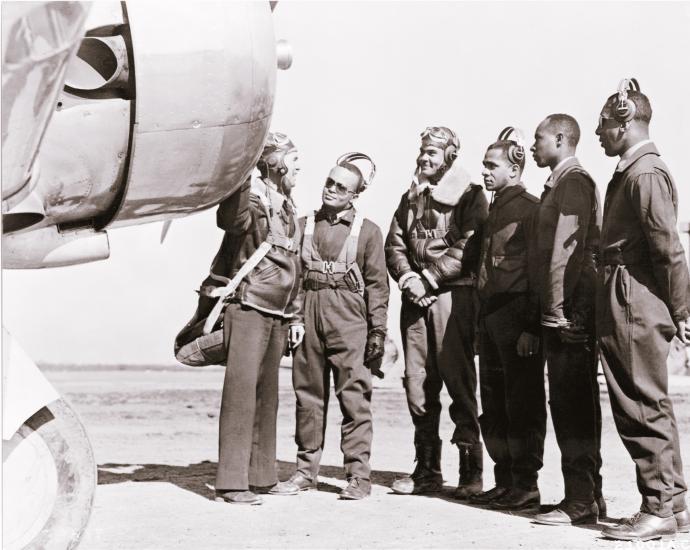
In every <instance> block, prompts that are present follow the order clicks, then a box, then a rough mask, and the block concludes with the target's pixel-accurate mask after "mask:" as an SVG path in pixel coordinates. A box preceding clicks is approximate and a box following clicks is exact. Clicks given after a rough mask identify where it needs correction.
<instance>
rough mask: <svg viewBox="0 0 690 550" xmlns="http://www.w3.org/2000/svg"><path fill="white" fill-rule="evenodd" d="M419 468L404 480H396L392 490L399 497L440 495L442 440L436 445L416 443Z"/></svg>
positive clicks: (441, 482) (441, 485)
mask: <svg viewBox="0 0 690 550" xmlns="http://www.w3.org/2000/svg"><path fill="white" fill-rule="evenodd" d="M415 450H416V458H415V460H416V461H417V466H415V469H414V472H412V474H410V475H409V476H408V477H405V478H403V479H396V480H395V481H394V482H393V485H391V489H392V490H393V492H394V493H397V494H398V495H424V494H428V493H438V492H439V491H440V490H441V488H442V487H443V476H442V475H441V440H440V439H439V440H438V441H436V442H435V443H422V442H415Z"/></svg>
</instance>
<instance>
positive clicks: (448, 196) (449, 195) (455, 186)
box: [407, 162, 471, 206]
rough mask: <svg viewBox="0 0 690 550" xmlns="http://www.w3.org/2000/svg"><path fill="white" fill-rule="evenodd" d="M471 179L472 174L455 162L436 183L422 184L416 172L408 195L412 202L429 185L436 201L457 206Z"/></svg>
mask: <svg viewBox="0 0 690 550" xmlns="http://www.w3.org/2000/svg"><path fill="white" fill-rule="evenodd" d="M470 180H471V178H470V174H469V173H468V172H467V171H466V170H465V169H464V168H463V167H462V166H460V163H458V162H454V163H453V164H451V165H450V168H449V169H448V170H447V171H446V173H445V174H443V176H442V177H441V179H440V181H439V182H438V183H437V184H436V185H430V184H428V183H425V184H420V183H419V181H418V180H417V174H415V176H414V178H413V179H412V186H411V187H410V190H409V191H408V194H407V196H408V198H409V200H410V201H411V202H412V201H414V200H416V199H417V197H418V196H419V195H420V194H421V193H423V192H424V190H425V189H426V188H427V187H429V188H430V189H431V196H432V197H433V199H434V200H435V201H436V202H440V203H441V204H445V205H446V206H455V205H456V204H458V202H459V201H460V197H461V196H462V195H463V193H465V191H467V190H468V189H469V185H470V183H471V181H470Z"/></svg>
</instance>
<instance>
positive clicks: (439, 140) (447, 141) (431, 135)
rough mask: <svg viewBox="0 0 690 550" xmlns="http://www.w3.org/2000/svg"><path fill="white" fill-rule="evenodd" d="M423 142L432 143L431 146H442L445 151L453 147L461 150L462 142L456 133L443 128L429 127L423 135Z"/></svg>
mask: <svg viewBox="0 0 690 550" xmlns="http://www.w3.org/2000/svg"><path fill="white" fill-rule="evenodd" d="M421 136H422V142H425V141H426V142H427V143H430V144H431V145H435V146H440V147H442V148H443V149H445V148H446V147H450V146H453V147H455V148H456V149H460V141H459V140H458V137H457V136H456V135H455V133H454V132H453V131H452V130H450V129H448V128H444V127H443V126H428V127H427V128H426V130H424V131H423V132H422V133H421Z"/></svg>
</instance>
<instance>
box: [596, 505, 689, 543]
mask: <svg viewBox="0 0 690 550" xmlns="http://www.w3.org/2000/svg"><path fill="white" fill-rule="evenodd" d="M677 532H678V526H677V524H676V518H675V517H674V516H669V517H667V518H660V517H657V516H653V515H652V514H646V513H644V512H638V513H637V514H635V515H634V516H633V517H632V518H630V519H627V520H623V521H622V522H621V523H619V524H618V525H612V526H610V527H605V528H604V529H602V531H601V534H602V535H603V536H604V537H607V538H610V539H616V540H632V541H638V540H639V541H642V542H646V541H648V540H654V539H667V538H672V537H673V536H674V535H675V534H676V533H677Z"/></svg>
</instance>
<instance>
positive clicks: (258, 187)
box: [211, 134, 300, 504]
mask: <svg viewBox="0 0 690 550" xmlns="http://www.w3.org/2000/svg"><path fill="white" fill-rule="evenodd" d="M257 168H258V169H259V171H260V172H261V179H260V180H259V179H257V180H253V181H252V182H251V184H250V183H249V181H248V182H247V183H246V184H245V185H243V186H242V188H241V189H240V190H239V191H238V192H237V193H235V194H233V195H232V196H231V197H229V198H228V199H226V200H225V201H223V202H222V203H221V204H220V206H219V208H218V213H217V223H218V227H220V228H221V229H223V230H225V236H224V237H223V242H222V243H221V247H220V250H219V252H218V254H217V255H216V258H215V260H214V261H213V265H212V268H211V273H212V277H213V276H214V275H215V276H221V277H225V278H228V279H229V278H231V277H233V276H234V275H235V274H236V273H237V270H238V269H239V268H240V267H241V266H242V264H243V263H244V262H246V261H247V259H248V258H249V257H250V256H251V255H252V254H253V253H254V251H255V250H256V249H257V248H259V247H260V246H261V244H262V243H264V242H268V243H269V244H271V248H270V249H269V251H268V253H267V254H266V255H265V256H264V258H263V259H262V260H261V261H260V262H259V264H258V265H257V266H256V267H255V268H254V269H253V270H252V271H251V273H249V275H247V277H245V278H244V280H243V281H242V282H241V283H240V286H239V287H238V289H237V292H236V293H235V295H234V297H233V299H232V300H231V302H230V303H229V304H228V305H227V307H226V309H225V316H224V320H223V330H224V342H225V345H226V346H227V350H228V358H227V368H226V370H225V380H224V382H223V395H222V400H221V408H220V430H219V432H220V433H219V457H218V473H217V476H216V486H215V487H216V498H217V500H224V501H226V502H230V503H232V504H261V497H260V496H259V495H257V494H256V492H263V491H266V490H267V489H268V488H270V487H272V486H274V485H275V484H276V483H277V481H278V478H277V475H276V417H277V411H278V367H279V365H280V360H281V357H282V355H283V351H284V350H285V347H286V340H287V338H288V327H289V323H290V321H291V319H293V318H294V316H295V313H296V308H297V306H296V305H295V303H294V300H295V298H296V296H297V293H298V290H299V287H298V283H299V274H300V260H299V255H298V252H299V251H298V243H299V227H298V225H297V223H296V219H295V206H294V204H293V202H292V199H291V198H290V191H291V189H292V187H293V186H294V184H295V176H296V174H297V171H298V170H299V168H298V167H297V151H296V150H295V146H294V145H293V144H292V142H291V141H290V140H289V139H288V138H287V137H286V136H285V135H283V134H269V137H268V139H267V143H266V145H265V147H264V150H263V153H262V155H261V157H260V159H259V162H258V164H257ZM294 494H297V492H296V491H295V492H294Z"/></svg>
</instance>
